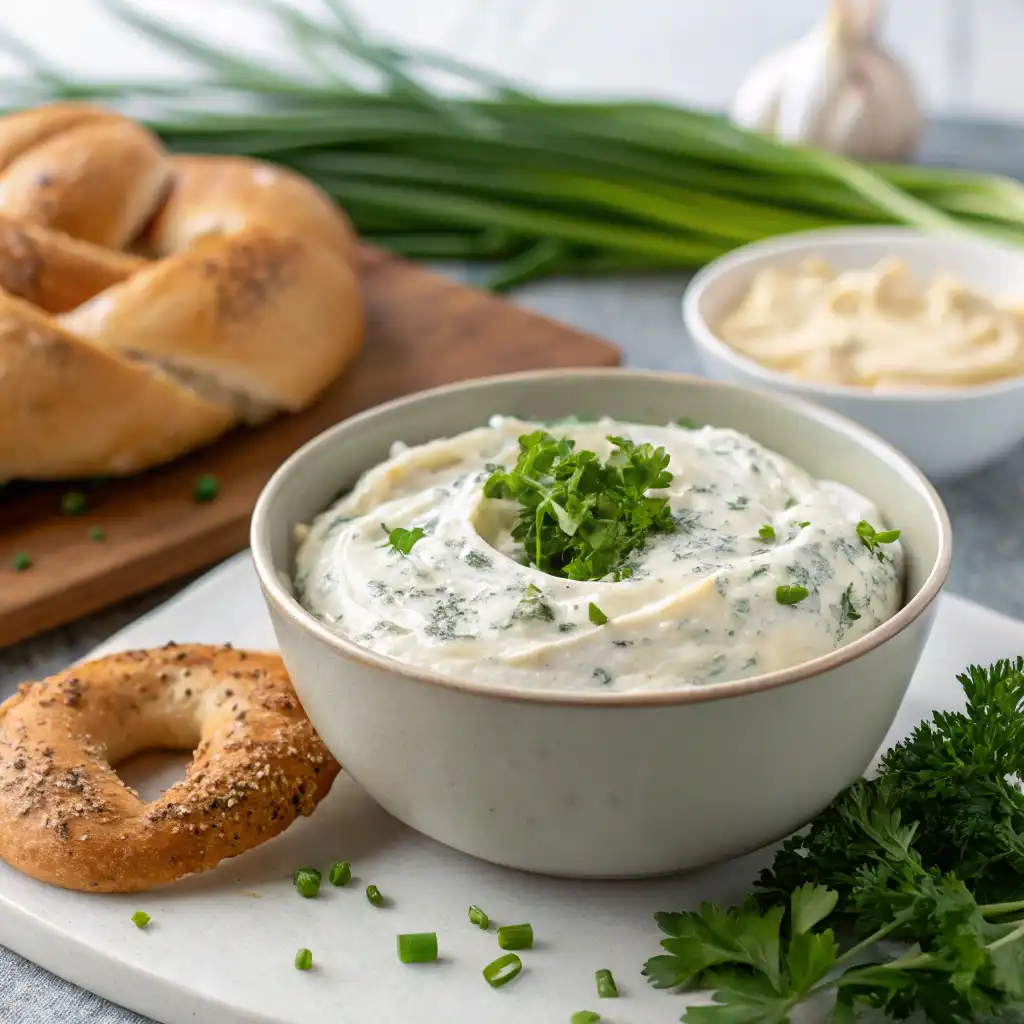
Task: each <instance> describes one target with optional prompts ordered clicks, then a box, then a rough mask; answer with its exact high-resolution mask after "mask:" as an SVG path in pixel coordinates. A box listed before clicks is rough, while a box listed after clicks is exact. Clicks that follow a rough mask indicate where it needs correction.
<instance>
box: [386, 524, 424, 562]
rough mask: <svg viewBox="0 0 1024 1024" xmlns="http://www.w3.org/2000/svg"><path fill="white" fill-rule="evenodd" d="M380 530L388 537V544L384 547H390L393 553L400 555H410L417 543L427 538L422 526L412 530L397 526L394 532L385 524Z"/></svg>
mask: <svg viewBox="0 0 1024 1024" xmlns="http://www.w3.org/2000/svg"><path fill="white" fill-rule="evenodd" d="M380 528H381V529H382V530H383V531H384V532H385V533H386V534H387V535H388V540H387V544H385V545H383V546H384V547H390V548H391V550H392V551H394V552H395V553H396V554H399V555H407V554H409V552H410V551H412V549H413V547H414V546H415V544H416V542H417V541H418V540H422V539H423V537H424V536H426V535H425V534H424V532H423V528H422V527H420V526H414V527H413V528H412V529H411V530H406V529H403V528H402V527H401V526H396V527H395V528H394V529H393V530H389V529H388V527H387V526H386V525H385V524H384V523H381V524H380Z"/></svg>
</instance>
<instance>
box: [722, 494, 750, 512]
mask: <svg viewBox="0 0 1024 1024" xmlns="http://www.w3.org/2000/svg"><path fill="white" fill-rule="evenodd" d="M749 504H750V499H749V498H747V497H745V496H744V495H742V494H741V495H740V496H739V497H738V498H736V500H735V501H727V502H726V505H727V506H728V507H729V508H731V509H732V510H733V512H741V511H742V510H743V509H745V508H746V507H747V506H748V505H749Z"/></svg>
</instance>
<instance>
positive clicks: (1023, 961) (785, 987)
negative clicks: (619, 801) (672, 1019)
mask: <svg viewBox="0 0 1024 1024" xmlns="http://www.w3.org/2000/svg"><path fill="white" fill-rule="evenodd" d="M958 680H959V682H960V684H961V686H962V688H963V690H964V694H965V696H966V698H967V706H966V708H965V710H964V711H962V712H936V713H935V714H934V715H933V716H932V719H931V720H930V721H927V722H923V723H922V724H921V725H919V726H918V727H917V729H915V730H914V732H913V733H912V734H911V736H910V737H909V738H908V739H907V740H905V741H904V742H902V743H899V744H897V745H896V746H894V747H893V748H892V749H890V750H889V751H888V752H887V753H886V754H885V755H884V757H883V758H882V762H881V766H880V769H879V772H878V775H877V777H876V778H874V779H871V780H867V779H862V780H860V781H858V782H856V783H854V784H853V785H852V786H850V787H848V788H847V789H846V790H845V791H844V792H843V793H841V794H840V795H839V796H838V797H837V798H836V799H835V800H834V801H833V802H832V804H831V805H830V806H829V807H828V808H826V810H825V811H824V812H822V813H821V814H820V815H818V817H817V818H815V819H814V821H813V822H812V823H811V826H810V828H809V829H808V830H806V831H805V832H803V833H801V834H800V835H797V836H793V837H791V838H790V839H788V840H786V842H785V843H784V844H783V845H782V848H781V849H780V850H779V852H778V853H777V854H776V856H775V858H774V861H773V864H772V866H771V869H770V870H767V871H764V872H762V874H761V877H760V879H759V881H758V883H757V890H756V894H755V896H754V897H747V899H746V900H744V901H743V903H741V904H740V905H739V906H738V907H736V908H734V909H732V910H726V911H722V910H718V909H717V908H712V909H713V914H712V913H710V912H709V911H706V910H705V908H702V910H701V912H700V914H698V915H694V914H660V915H658V923H659V925H660V926H661V927H662V929H663V931H665V932H667V933H668V935H669V938H667V939H665V940H663V942H662V945H663V946H664V947H665V951H666V955H663V956H659V957H654V958H652V959H651V960H649V961H648V963H647V965H646V967H645V971H644V973H645V974H646V975H647V977H648V979H649V980H650V981H651V983H652V984H655V985H657V986H658V987H674V986H676V985H679V984H683V983H689V984H691V985H694V986H701V987H704V988H710V989H712V990H713V999H714V1002H713V1003H712V1004H711V1005H710V1006H701V1007H693V1008H691V1009H689V1010H688V1011H687V1013H686V1015H685V1017H684V1020H685V1021H687V1022H691V1024H692V1022H696V1024H782V1022H784V1021H789V1020H791V1019H792V1011H793V1010H794V1009H795V1008H796V1007H797V1006H799V1005H800V1004H801V1003H805V1002H807V1001H808V1000H809V999H812V998H815V997H823V998H825V999H830V1000H831V1001H832V1003H833V1007H834V1008H833V1011H832V1014H831V1020H832V1021H833V1022H834V1024H852V1022H853V1021H855V1020H857V1019H858V1017H859V1015H860V1014H861V1013H863V1012H872V1013H875V1012H878V1011H880V1012H881V1013H883V1014H884V1015H887V1016H888V1017H890V1018H894V1019H904V1018H906V1017H908V1016H910V1015H911V1014H920V1015H922V1016H923V1017H924V1018H925V1019H926V1020H929V1021H932V1022H934V1024H973V1022H974V1021H977V1020H979V1019H982V1018H985V1017H994V1016H999V1015H1003V1014H1005V1012H1006V1011H1013V1010H1015V1009H1019V1008H1021V1007H1022V1006H1024V898H1022V897H1024V857H1022V852H1024V842H1022V836H1024V795H1022V793H1021V788H1020V781H1019V780H1020V777H1021V769H1022V767H1024V713H1022V712H1024V659H1021V658H1018V659H1016V660H1014V661H1000V662H997V663H995V664H994V665H991V666H990V667H989V668H987V669H983V668H980V667H978V666H972V667H970V668H969V669H968V670H967V671H966V672H965V673H963V674H962V675H960V676H959V677H958ZM985 899H987V900H991V901H992V902H983V900H985ZM779 921H781V925H782V926H781V929H780V928H779V927H778V925H777V922H779ZM769 934H770V935H771V936H777V947H773V946H772V945H771V943H766V941H765V939H766V936H767V935H769ZM836 935H841V936H843V941H842V942H840V941H839V940H838V939H837V938H836ZM882 940H886V941H887V942H893V941H896V942H900V943H903V944H904V947H903V951H902V952H900V953H898V954H897V955H896V956H894V957H893V956H891V955H889V954H888V952H887V950H888V946H886V947H882V946H880V945H879V943H880V942H882ZM776 949H777V952H776ZM868 958H873V959H874V960H876V961H877V962H867V963H864V962H863V961H864V960H865V959H868Z"/></svg>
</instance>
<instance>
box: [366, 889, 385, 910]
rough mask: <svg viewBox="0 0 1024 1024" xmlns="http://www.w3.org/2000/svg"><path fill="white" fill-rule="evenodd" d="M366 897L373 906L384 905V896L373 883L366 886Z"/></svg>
mask: <svg viewBox="0 0 1024 1024" xmlns="http://www.w3.org/2000/svg"><path fill="white" fill-rule="evenodd" d="M366 898H367V899H368V900H369V901H370V902H371V903H372V904H373V905H374V906H375V907H383V906H384V897H383V896H382V895H381V891H380V889H378V888H377V886H375V885H368V886H367V887H366Z"/></svg>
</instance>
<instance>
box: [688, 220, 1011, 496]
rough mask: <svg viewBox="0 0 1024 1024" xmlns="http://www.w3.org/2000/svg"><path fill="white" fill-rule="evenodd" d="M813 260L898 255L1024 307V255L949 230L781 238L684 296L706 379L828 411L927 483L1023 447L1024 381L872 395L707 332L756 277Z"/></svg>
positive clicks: (709, 272)
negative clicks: (894, 451)
mask: <svg viewBox="0 0 1024 1024" xmlns="http://www.w3.org/2000/svg"><path fill="white" fill-rule="evenodd" d="M814 255H820V256H821V257H822V258H823V259H824V260H825V261H826V262H827V263H828V264H829V265H830V266H832V267H833V268H835V269H836V270H850V269H855V268H867V267H871V266H873V265H874V264H875V263H877V262H878V261H879V260H882V259H885V258H887V257H896V258H898V259H901V260H903V261H904V262H905V263H906V265H907V267H908V268H909V269H910V271H911V272H912V273H913V274H915V275H917V276H918V277H919V278H921V279H922V280H930V279H931V278H932V277H934V276H935V275H936V274H938V273H940V272H943V271H945V272H948V273H950V274H952V275H953V276H955V277H957V278H959V279H960V280H961V281H962V282H963V283H964V284H965V285H967V286H968V287H969V288H972V289H974V290H975V291H978V292H980V293H982V294H988V295H993V296H997V297H1000V298H1005V297H1012V296H1014V295H1017V296H1019V297H1020V300H1021V301H1022V302H1024V249H1018V248H1014V247H1011V246H1008V245H1002V244H1000V243H998V242H994V241H987V240H984V239H978V238H975V237H972V236H968V235H958V234H954V233H952V232H951V233H949V234H936V235H933V234H923V233H921V232H919V231H916V230H914V229H912V228H897V227H863V228H835V229H825V230H821V231H801V232H797V233H794V234H790V235H783V236H781V237H779V238H773V239H770V240H768V241H764V242H757V243H754V244H753V245H745V246H742V247H741V248H739V249H735V250H734V251H732V252H730V253H727V254H726V255H725V256H722V257H720V258H719V259H717V260H714V261H713V262H711V263H709V264H708V265H707V266H706V267H704V268H703V269H702V270H701V271H700V272H699V273H697V274H696V275H695V276H694V278H693V280H692V281H691V282H690V285H689V287H688V288H687V289H686V294H685V295H684V296H683V320H684V322H685V324H686V329H687V331H688V332H689V334H690V337H691V338H692V339H693V341H694V343H695V345H696V347H697V355H698V357H699V358H700V361H701V364H702V366H703V367H704V370H705V371H706V372H707V373H708V374H709V375H711V376H713V377H718V378H720V379H722V380H726V381H730V382H732V383H735V384H747V385H751V386H753V387H763V388H770V389H772V390H773V391H781V392H784V393H786V394H789V395H796V396H799V397H802V398H806V399H810V400H811V401H815V402H819V403H820V404H822V405H827V406H828V407H829V408H830V409H834V410H835V411H836V412H838V413H840V414H842V415H843V416H847V417H849V418H850V419H853V420H856V421H857V422H858V423H862V424H863V425H864V426H866V427H868V428H869V429H870V430H873V431H875V432H876V433H878V434H879V435H881V436H882V437H884V438H885V439H886V440H887V441H889V442H890V443H892V444H893V445H895V446H896V447H897V448H898V449H899V450H900V451H902V452H903V453H904V454H905V455H906V456H907V457H908V458H909V459H911V461H913V462H915V463H916V464H917V465H918V466H920V467H921V469H923V470H924V472H925V473H927V474H928V476H930V477H931V478H932V479H944V478H949V477H954V476H960V475H962V474H965V473H970V472H973V471H974V470H977V469H981V467H983V466H985V465H988V464H989V463H991V462H994V461H995V460H997V459H999V458H1001V457H1002V456H1004V455H1006V454H1007V453H1008V452H1010V451H1011V450H1012V449H1013V448H1015V447H1016V446H1017V445H1018V444H1019V443H1020V442H1021V441H1024V377H1014V378H1012V379H1009V380H1005V381H999V382H998V383H993V384H985V385H981V386H977V387H964V388H934V389H930V390H927V391H907V392H906V393H903V394H900V393H891V394H882V393H878V394H876V393H875V392H872V391H870V390H868V389H866V388H857V387H849V386H841V385H827V384H817V383H813V382H808V381H801V380H797V379H795V378H793V377H789V376H787V375H785V374H783V373H779V372H776V371H774V370H769V369H766V368H765V367H763V366H761V365H760V364H758V363H757V362H755V361H754V360H753V359H751V358H749V357H748V356H745V355H743V354H741V353H740V352H737V351H736V349H734V348H732V346H730V345H727V344H726V343H725V342H724V341H722V340H721V339H720V338H719V337H718V336H717V334H716V333H715V330H714V327H713V326H712V325H713V324H717V323H719V322H720V321H721V320H722V319H723V318H724V317H725V316H726V315H727V314H728V313H729V312H730V311H731V310H732V309H734V308H735V307H736V305H738V304H739V302H740V301H741V299H742V298H743V296H744V294H745V293H746V291H747V289H748V288H749V286H750V284H751V282H752V280H753V278H754V275H755V274H757V273H758V272H760V271H762V270H764V269H766V268H768V267H795V266H796V265H798V264H799V263H801V262H802V261H803V260H805V259H807V258H808V257H810V256H814Z"/></svg>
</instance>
